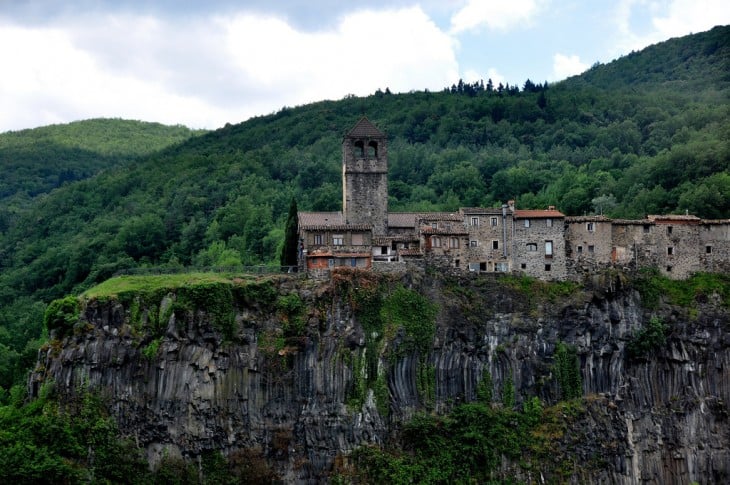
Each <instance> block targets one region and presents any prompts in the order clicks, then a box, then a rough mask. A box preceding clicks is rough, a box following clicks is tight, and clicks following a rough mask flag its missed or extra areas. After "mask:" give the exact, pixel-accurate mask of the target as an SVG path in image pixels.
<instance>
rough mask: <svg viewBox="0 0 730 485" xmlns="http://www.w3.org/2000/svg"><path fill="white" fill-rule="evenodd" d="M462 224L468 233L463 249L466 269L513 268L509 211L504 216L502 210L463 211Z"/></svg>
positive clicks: (501, 270)
mask: <svg viewBox="0 0 730 485" xmlns="http://www.w3.org/2000/svg"><path fill="white" fill-rule="evenodd" d="M464 224H465V228H466V231H467V234H468V236H467V239H466V242H467V245H466V247H465V248H464V250H463V258H464V260H465V263H464V265H465V267H466V268H468V269H469V270H470V271H479V272H484V271H487V272H492V271H499V272H508V271H511V270H512V264H511V255H512V253H511V244H510V239H511V231H512V215H511V214H509V215H507V216H506V217H504V218H503V216H502V211H501V210H495V211H485V212H481V213H474V212H471V213H466V214H465V215H464Z"/></svg>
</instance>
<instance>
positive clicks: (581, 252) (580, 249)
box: [578, 246, 583, 254]
mask: <svg viewBox="0 0 730 485" xmlns="http://www.w3.org/2000/svg"><path fill="white" fill-rule="evenodd" d="M578 254H583V246H578Z"/></svg>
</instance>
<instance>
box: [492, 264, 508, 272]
mask: <svg viewBox="0 0 730 485" xmlns="http://www.w3.org/2000/svg"><path fill="white" fill-rule="evenodd" d="M494 271H497V272H498V273H506V272H507V271H509V264H508V263H505V262H501V263H494Z"/></svg>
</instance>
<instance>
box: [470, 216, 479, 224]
mask: <svg viewBox="0 0 730 485" xmlns="http://www.w3.org/2000/svg"><path fill="white" fill-rule="evenodd" d="M471 225H472V226H478V225H479V218H478V217H472V218H471Z"/></svg>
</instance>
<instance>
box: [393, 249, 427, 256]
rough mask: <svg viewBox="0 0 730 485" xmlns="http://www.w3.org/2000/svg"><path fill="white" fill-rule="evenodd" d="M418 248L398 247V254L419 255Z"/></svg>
mask: <svg viewBox="0 0 730 485" xmlns="http://www.w3.org/2000/svg"><path fill="white" fill-rule="evenodd" d="M421 255H422V253H421V250H420V249H399V250H398V256H421Z"/></svg>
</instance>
